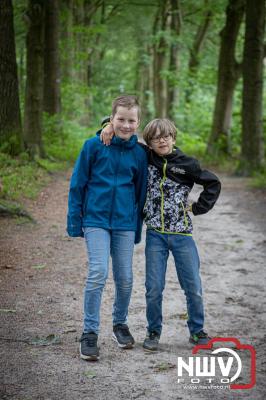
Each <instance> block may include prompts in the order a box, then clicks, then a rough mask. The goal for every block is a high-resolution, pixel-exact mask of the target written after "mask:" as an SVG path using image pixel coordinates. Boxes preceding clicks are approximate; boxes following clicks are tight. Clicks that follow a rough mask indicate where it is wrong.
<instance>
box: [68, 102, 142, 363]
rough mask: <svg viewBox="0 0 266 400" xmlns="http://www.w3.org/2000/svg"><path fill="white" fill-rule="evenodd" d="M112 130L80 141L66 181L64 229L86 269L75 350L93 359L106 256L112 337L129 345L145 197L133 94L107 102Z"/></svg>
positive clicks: (120, 343)
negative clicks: (105, 138)
mask: <svg viewBox="0 0 266 400" xmlns="http://www.w3.org/2000/svg"><path fill="white" fill-rule="evenodd" d="M111 121H112V125H113V129H114V132H115V135H114V137H113V138H112V140H111V145H110V146H108V147H106V146H104V144H103V143H102V142H101V140H100V138H99V136H96V137H94V138H92V139H89V140H87V141H86V142H85V144H84V146H83V149H82V150H81V153H80V155H79V157H78V160H77V162H76V164H75V167H74V171H73V175H72V178H71V183H70V190H69V201H68V216H67V232H68V234H69V236H72V237H78V236H81V237H83V236H84V237H85V242H86V246H87V253H88V261H89V269H88V277H87V281H86V287H85V292H84V327H83V333H82V336H81V339H80V355H81V358H83V359H85V360H92V361H94V360H98V359H99V348H98V345H97V340H98V334H99V325H100V305H101V297H102V292H103V288H104V286H105V282H106V279H107V277H108V264H109V256H110V254H111V257H112V266H113V277H114V283H115V299H114V304H113V314H112V316H113V339H114V340H115V341H116V342H117V343H118V346H119V347H121V348H125V349H128V348H132V347H133V345H134V338H133V337H132V335H131V333H130V331H129V328H128V325H127V315H128V306H129V302H130V297H131V291H132V283H133V275H132V256H133V248H134V243H138V242H139V241H140V235H141V226H142V209H143V207H144V203H145V198H146V183H147V156H146V153H145V151H144V150H143V149H142V148H141V147H140V146H138V145H137V141H138V139H137V136H136V135H135V134H134V132H135V131H136V129H137V128H138V126H139V122H140V107H139V104H138V101H137V99H136V97H135V96H120V97H118V98H116V99H115V100H114V102H113V104H112V115H111Z"/></svg>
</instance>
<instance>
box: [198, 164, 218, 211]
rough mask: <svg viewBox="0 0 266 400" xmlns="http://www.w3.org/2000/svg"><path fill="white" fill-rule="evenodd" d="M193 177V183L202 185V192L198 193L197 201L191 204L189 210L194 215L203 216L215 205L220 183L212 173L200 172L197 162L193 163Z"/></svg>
mask: <svg viewBox="0 0 266 400" xmlns="http://www.w3.org/2000/svg"><path fill="white" fill-rule="evenodd" d="M193 175H194V176H193V177H194V182H195V183H197V184H199V185H202V186H203V191H202V192H201V193H200V196H199V198H198V200H197V201H196V202H195V203H193V204H192V206H191V210H192V212H193V214H194V215H199V214H205V213H207V212H208V211H209V210H211V209H212V207H213V206H214V204H215V203H216V201H217V199H218V197H219V194H220V191H221V182H220V180H219V178H218V177H217V176H216V175H215V174H213V173H212V172H210V171H208V170H202V169H201V167H200V165H199V163H198V161H196V162H195V170H194V173H193Z"/></svg>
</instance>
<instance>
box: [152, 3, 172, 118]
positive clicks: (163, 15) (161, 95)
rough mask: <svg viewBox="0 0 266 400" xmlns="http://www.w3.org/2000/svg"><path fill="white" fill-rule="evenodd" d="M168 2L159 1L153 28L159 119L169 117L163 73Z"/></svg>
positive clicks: (155, 90)
mask: <svg viewBox="0 0 266 400" xmlns="http://www.w3.org/2000/svg"><path fill="white" fill-rule="evenodd" d="M167 7H168V2H167V1H164V0H160V1H159V6H158V11H157V14H156V17H155V21H154V26H153V35H154V46H153V94H154V105H155V114H156V116H157V117H166V116H167V81H166V77H165V76H164V74H163V72H164V70H165V68H166V60H167V58H166V55H167V49H168V46H167V42H166V39H165V31H166V27H167V17H168V9H167Z"/></svg>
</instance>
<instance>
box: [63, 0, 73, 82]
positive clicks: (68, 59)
mask: <svg viewBox="0 0 266 400" xmlns="http://www.w3.org/2000/svg"><path fill="white" fill-rule="evenodd" d="M61 15H62V17H61V18H62V24H61V29H60V32H61V44H62V51H61V61H62V62H61V71H62V79H63V80H64V81H66V82H70V81H71V79H72V78H73V59H74V52H73V46H74V38H73V0H61Z"/></svg>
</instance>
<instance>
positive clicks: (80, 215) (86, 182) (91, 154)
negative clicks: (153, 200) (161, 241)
mask: <svg viewBox="0 0 266 400" xmlns="http://www.w3.org/2000/svg"><path fill="white" fill-rule="evenodd" d="M137 140H138V139H137V136H136V135H133V136H132V137H131V138H130V139H129V140H128V141H125V140H123V139H121V138H119V137H116V136H114V137H113V138H112V141H111V145H110V146H105V145H104V144H103V143H102V142H101V140H100V138H99V136H96V137H94V138H92V139H89V140H87V141H86V142H85V144H84V146H83V148H82V150H81V152H80V155H79V157H78V160H77V162H76V164H75V167H74V171H73V175H72V178H71V182H70V190H69V199H68V216H67V232H68V234H69V236H72V237H76V236H82V237H83V236H84V234H83V229H82V228H84V227H87V226H93V227H98V228H103V229H110V230H112V229H114V230H125V231H130V230H131V231H135V232H136V236H135V243H139V242H140V239H141V228H142V210H143V207H144V203H145V199H146V187H147V171H148V163H147V155H146V153H145V151H144V150H143V149H142V148H141V147H140V146H139V145H138V144H137Z"/></svg>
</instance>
